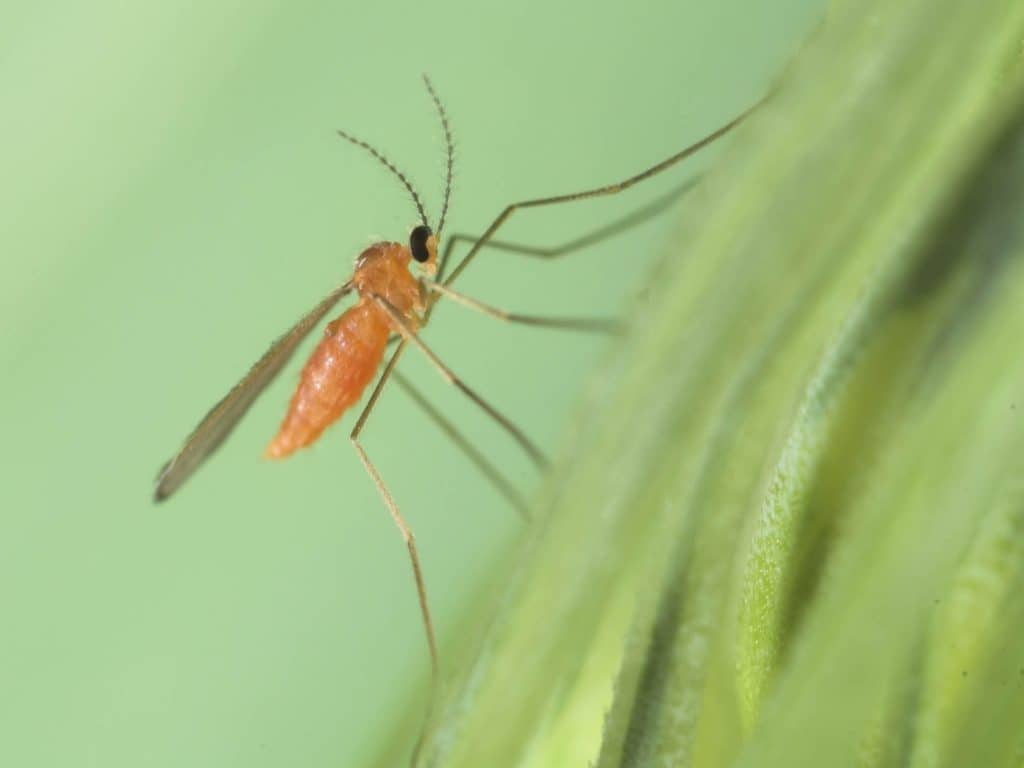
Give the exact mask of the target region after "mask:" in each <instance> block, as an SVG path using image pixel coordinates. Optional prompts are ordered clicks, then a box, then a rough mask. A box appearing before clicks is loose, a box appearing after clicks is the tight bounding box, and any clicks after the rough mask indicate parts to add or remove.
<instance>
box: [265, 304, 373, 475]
mask: <svg viewBox="0 0 1024 768" xmlns="http://www.w3.org/2000/svg"><path fill="white" fill-rule="evenodd" d="M388 333H389V328H388V323H387V320H386V317H385V316H382V312H381V310H380V309H378V308H377V307H376V306H375V305H374V304H373V303H372V302H371V301H370V300H368V299H363V300H361V301H360V302H359V303H358V304H356V305H354V306H353V307H351V308H349V309H348V310H346V311H345V313H344V314H342V316H341V317H339V318H338V319H337V320H333V321H332V322H330V323H328V325H327V328H326V329H325V331H324V338H323V340H321V342H320V344H319V345H317V348H316V349H315V350H314V351H313V354H312V355H311V356H310V358H309V361H308V362H307V363H306V367H305V368H303V369H302V376H301V378H300V379H299V385H298V387H297V388H296V389H295V394H294V395H293V396H292V402H291V405H289V406H288V414H287V415H286V416H285V417H284V421H283V422H281V427H280V429H279V430H278V432H277V436H276V437H275V438H274V439H273V440H272V441H271V442H270V445H268V446H267V450H266V453H265V455H266V456H267V457H268V458H271V459H281V458H284V457H285V456H288V455H289V454H291V453H294V452H295V451H297V450H298V449H299V448H303V447H305V446H307V445H309V444H310V443H312V442H314V441H315V440H316V439H317V438H318V437H320V434H321V433H322V432H323V431H324V430H325V429H326V428H327V427H328V426H330V425H331V424H332V423H334V422H335V421H337V420H338V419H339V418H341V415H342V414H343V413H344V412H345V411H346V410H347V409H348V408H349V407H350V406H352V405H353V404H355V403H356V402H357V401H358V400H359V398H360V396H361V395H362V394H363V390H364V389H366V385H367V384H369V383H370V381H371V380H372V379H373V377H374V374H375V373H376V372H377V368H378V367H379V366H380V362H381V360H382V359H383V358H384V347H385V346H386V345H387V341H388Z"/></svg>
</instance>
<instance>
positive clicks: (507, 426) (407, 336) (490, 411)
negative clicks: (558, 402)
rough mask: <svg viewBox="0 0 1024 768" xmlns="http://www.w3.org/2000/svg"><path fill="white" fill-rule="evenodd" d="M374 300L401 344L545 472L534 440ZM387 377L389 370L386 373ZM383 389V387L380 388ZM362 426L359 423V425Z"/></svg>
mask: <svg viewBox="0 0 1024 768" xmlns="http://www.w3.org/2000/svg"><path fill="white" fill-rule="evenodd" d="M373 299H374V301H376V302H377V304H378V305H380V307H381V308H382V309H383V310H384V311H385V312H387V313H388V315H390V317H391V321H392V322H393V323H394V325H395V330H396V331H398V332H399V333H401V334H402V336H403V341H402V342H401V345H402V346H404V344H405V342H406V341H410V342H412V343H413V345H415V346H416V347H418V348H419V350H420V351H421V352H422V353H423V354H424V355H425V356H426V358H427V359H428V360H429V361H430V362H431V363H432V364H433V366H434V367H435V368H436V369H437V372H438V373H440V374H441V378H443V379H444V380H445V381H447V382H448V383H449V384H451V385H452V386H454V387H455V388H456V389H458V390H459V391H461V392H462V393H463V394H464V395H466V396H467V397H468V398H469V399H470V400H472V401H473V402H474V403H476V404H477V405H478V406H480V408H481V409H482V410H483V411H484V412H485V413H486V414H487V415H488V416H490V417H491V418H492V419H494V420H495V421H496V422H497V423H498V424H500V425H501V426H502V427H503V428H504V430H505V431H506V432H508V433H509V435H511V436H512V439H513V440H515V441H516V442H517V443H519V445H520V446H521V447H522V449H523V450H524V451H526V454H527V455H528V456H529V457H530V459H531V460H532V461H533V463H534V464H535V465H537V466H538V467H540V468H541V469H545V468H546V467H547V466H548V463H549V462H548V460H547V458H546V457H545V456H544V454H543V453H541V452H540V449H538V448H537V446H535V445H534V444H533V443H532V442H531V441H530V439H529V438H528V437H527V436H526V435H525V434H523V432H522V430H520V429H519V427H517V426H516V425H515V424H513V423H512V422H511V421H510V420H509V419H508V418H507V417H505V416H503V415H502V414H501V413H500V412H499V411H498V410H497V409H496V408H495V407H494V406H493V405H491V404H490V403H488V402H487V401H486V400H484V399H483V398H482V397H480V395H478V394H477V393H476V392H475V391H474V390H473V389H471V388H470V387H469V385H468V384H466V383H465V382H464V381H462V379H460V378H459V377H458V376H456V375H455V374H454V373H453V372H452V370H451V369H450V368H449V367H448V366H446V365H445V364H444V363H442V362H441V358H439V357H438V356H437V355H435V354H434V352H433V351H432V350H431V349H430V347H428V346H427V345H426V344H424V343H423V340H422V339H421V338H420V337H419V336H417V335H416V332H415V331H414V330H413V329H412V328H411V327H410V325H409V323H408V322H407V321H406V319H405V318H404V317H403V316H402V313H401V312H399V311H398V310H397V309H395V307H394V306H393V305H392V304H391V303H390V302H389V301H388V300H387V299H385V298H384V297H383V296H380V295H378V294H373ZM384 373H385V374H386V373H387V371H385V372H384ZM378 386H380V385H378ZM356 426H358V424H357V425H356Z"/></svg>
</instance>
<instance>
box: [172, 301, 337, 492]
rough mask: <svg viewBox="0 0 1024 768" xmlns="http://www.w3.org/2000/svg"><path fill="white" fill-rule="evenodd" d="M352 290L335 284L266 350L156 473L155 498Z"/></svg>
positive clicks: (234, 420)
mask: <svg viewBox="0 0 1024 768" xmlns="http://www.w3.org/2000/svg"><path fill="white" fill-rule="evenodd" d="M351 290H352V283H351V282H348V283H345V284H344V285H342V286H339V287H338V288H335V289H334V291H332V292H331V293H330V294H329V295H328V296H327V298H325V299H324V300H323V301H321V302H320V303H319V304H317V305H316V306H315V307H313V309H312V310H310V312H309V313H308V314H306V316H305V317H303V318H302V319H301V320H299V322H297V323H296V324H295V325H294V326H292V328H291V329H290V330H289V331H288V332H287V333H286V334H284V336H282V337H280V338H279V339H278V340H277V341H275V342H274V343H273V344H272V345H271V347H270V349H268V350H267V352H266V354H264V355H263V357H261V358H260V359H259V361H258V362H257V363H256V365H254V366H253V367H252V368H250V369H249V372H248V373H247V374H245V376H244V377H243V378H242V380H241V381H240V382H238V383H237V384H236V385H235V386H234V387H233V388H232V390H231V391H230V392H228V393H227V395H225V396H224V398H223V399H222V400H221V401H220V402H219V403H217V404H216V405H215V406H213V408H211V409H210V412H209V413H207V414H206V416H204V417H203V420H202V421H201V422H199V426H198V427H196V428H195V430H194V431H193V432H192V434H191V435H189V436H188V439H187V440H186V441H185V444H184V445H183V446H182V447H181V450H180V451H178V453H177V454H175V456H174V457H173V458H172V459H171V460H170V461H168V462H167V463H166V464H164V466H163V468H162V469H161V470H160V474H159V475H158V476H157V480H156V489H155V491H154V492H153V499H154V500H155V501H163V500H164V499H166V498H167V497H168V496H170V495H171V494H172V493H174V492H175V491H176V490H178V488H180V487H181V485H182V484H183V483H184V482H185V481H186V480H188V478H189V477H190V476H191V475H192V473H193V472H195V471H196V469H198V468H199V465H200V464H202V463H203V462H204V461H206V459H207V457H209V456H210V454H212V453H213V452H214V451H216V450H217V448H218V447H220V444H221V443H223V442H224V439H225V438H226V437H227V436H228V435H229V434H231V430H232V429H234V428H235V425H236V424H238V422H239V421H240V420H241V419H242V417H243V416H244V415H245V412H246V411H248V410H249V406H251V405H252V404H253V403H254V402H255V400H256V398H257V397H259V396H260V393H261V392H262V391H263V390H264V389H266V387H267V385H268V384H270V382H271V381H273V380H274V377H275V376H276V375H277V374H278V372H280V370H281V368H283V367H284V364H285V363H287V362H288V360H289V358H291V356H292V353H294V352H295V348H296V347H298V345H299V343H300V342H301V341H302V340H303V339H304V338H305V337H306V336H307V335H308V334H309V332H310V331H311V330H312V329H313V327H314V326H316V324H317V323H319V322H320V320H321V319H323V317H324V315H326V314H327V313H328V312H330V311H331V308H332V307H334V305H335V304H337V303H338V301H339V300H340V299H341V298H342V297H343V296H344V295H345V294H347V293H349V292H350V291H351Z"/></svg>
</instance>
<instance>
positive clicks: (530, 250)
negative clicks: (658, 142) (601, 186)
mask: <svg viewBox="0 0 1024 768" xmlns="http://www.w3.org/2000/svg"><path fill="white" fill-rule="evenodd" d="M698 181H699V177H697V178H693V179H687V180H686V182H684V183H683V184H680V185H679V186H677V187H676V188H675V189H672V190H670V191H669V192H667V193H665V194H664V195H662V196H661V197H658V198H655V199H654V200H652V201H651V202H649V203H647V204H646V205H644V206H642V207H640V208H638V209H636V210H635V211H632V212H630V213H629V214H627V215H626V216H623V217H622V218H619V219H616V220H615V221H613V222H611V223H609V224H605V225H604V226H603V227H599V228H598V229H595V230H593V231H592V232H588V233H586V234H585V235H582V236H580V237H576V238H573V239H572V240H569V241H567V242H564V243H562V244H560V245H549V246H544V245H524V244H522V243H512V242H509V241H507V240H494V239H491V240H488V241H487V242H486V243H484V244H483V246H482V247H483V248H490V249H492V250H495V251H506V252H508V253H518V254H520V255H522V256H532V257H534V258H538V259H557V258H559V257H560V256H566V255H568V254H570V253H574V252H576V251H580V250H582V249H584V248H586V247H587V246H589V245H594V244H595V243H599V242H601V241H602V240H607V239H608V238H610V237H614V236H615V235H618V234H620V233H622V232H626V231H627V230H630V229H632V228H633V227H636V226H639V225H640V224H643V223H644V222H645V221H648V220H650V219H653V218H654V217H655V216H657V215H658V214H660V213H662V212H663V211H665V210H667V209H668V208H669V207H671V206H672V204H673V203H675V202H676V201H677V200H678V199H679V198H681V197H682V196H683V195H685V194H686V193H687V192H689V191H690V190H691V189H693V188H694V186H696V184H697V182H698ZM479 239H480V237H479V235H468V234H463V233H459V232H457V233H455V234H454V235H452V236H451V237H448V238H445V246H444V250H443V251H442V252H441V258H440V260H439V261H438V270H437V281H438V282H443V281H444V274H445V268H446V266H447V264H448V260H449V258H450V256H451V253H452V251H453V250H454V248H455V246H457V245H458V244H459V243H475V242H476V241H477V240H479Z"/></svg>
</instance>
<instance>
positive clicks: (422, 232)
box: [409, 224, 432, 264]
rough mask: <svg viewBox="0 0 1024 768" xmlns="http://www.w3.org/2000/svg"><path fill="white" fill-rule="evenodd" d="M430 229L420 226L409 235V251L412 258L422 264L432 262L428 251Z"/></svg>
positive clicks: (424, 225) (423, 225)
mask: <svg viewBox="0 0 1024 768" xmlns="http://www.w3.org/2000/svg"><path fill="white" fill-rule="evenodd" d="M431 234H432V233H431V231H430V227H428V226H427V225H426V224H420V225H419V226H418V227H415V228H414V229H413V231H412V232H411V233H410V234H409V250H410V251H412V257H413V258H414V259H416V261H418V262H419V263H420V264H422V263H423V262H425V261H429V260H430V251H428V250H427V240H428V239H429V238H430V235H431Z"/></svg>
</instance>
